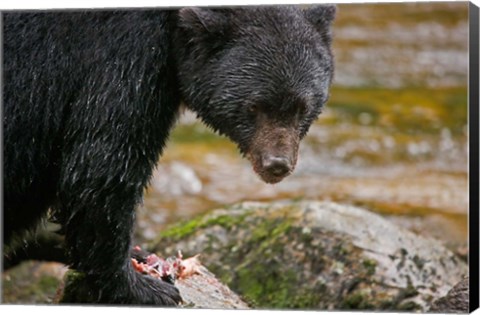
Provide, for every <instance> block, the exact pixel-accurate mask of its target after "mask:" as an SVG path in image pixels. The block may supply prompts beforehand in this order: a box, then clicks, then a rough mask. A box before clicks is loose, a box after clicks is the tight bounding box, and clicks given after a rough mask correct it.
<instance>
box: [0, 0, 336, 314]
mask: <svg viewBox="0 0 480 315" xmlns="http://www.w3.org/2000/svg"><path fill="white" fill-rule="evenodd" d="M2 15H3V60H4V64H3V69H4V70H3V82H4V94H3V132H4V133H3V134H4V139H3V140H4V142H3V144H4V149H3V172H4V177H3V185H4V220H3V223H4V235H3V236H4V243H5V244H8V243H9V242H10V241H11V240H12V239H14V238H15V237H16V236H18V235H22V234H21V232H23V231H26V230H29V229H32V228H33V227H34V226H35V225H36V224H37V223H38V221H39V220H40V219H41V218H42V217H45V215H46V214H47V213H49V214H50V215H53V216H54V217H55V218H56V219H57V220H58V221H59V222H60V223H61V225H62V231H63V232H64V233H65V248H66V254H67V257H68V259H69V264H70V266H71V267H73V268H75V269H77V270H80V271H82V272H83V273H84V274H85V275H86V279H87V280H88V281H87V283H88V286H89V288H88V289H89V290H90V291H89V294H90V300H91V301H94V302H96V303H103V304H105V303H114V304H125V303H128V304H157V305H176V304H177V303H178V302H179V301H180V296H179V294H178V291H177V289H176V288H175V287H174V286H173V285H171V284H169V283H167V282H163V281H158V280H156V279H153V278H151V277H149V276H145V275H141V274H140V273H137V272H135V271H134V269H133V268H132V265H131V262H130V259H129V250H130V247H131V245H132V244H131V234H132V227H133V225H134V220H135V207H136V205H137V204H138V203H139V202H140V201H141V198H142V192H143V189H144V188H145V187H146V185H147V184H148V181H149V178H150V176H151V174H152V169H153V168H154V166H155V164H156V163H157V161H158V159H159V156H160V155H161V153H162V149H163V148H164V146H165V142H166V141H167V138H168V136H169V132H170V130H171V129H172V127H173V125H174V123H175V121H176V118H177V116H178V115H179V106H180V103H181V102H182V101H183V102H184V103H185V104H186V105H187V106H188V107H189V108H190V109H191V110H193V111H194V112H196V114H197V115H198V116H199V117H200V118H201V119H202V120H203V121H204V122H205V123H206V124H207V125H209V126H211V127H212V128H213V129H214V130H216V131H217V132H218V133H220V134H222V135H226V136H228V137H229V138H230V139H231V140H232V141H234V142H235V143H236V144H238V148H239V150H240V152H241V153H242V154H243V155H244V156H246V157H247V158H248V159H249V160H250V161H251V162H252V165H253V168H254V170H255V171H256V172H257V173H258V174H259V176H260V177H261V178H262V179H263V180H264V181H265V182H267V183H276V182H279V181H280V180H282V179H283V178H284V177H285V176H287V175H288V174H290V173H291V172H292V170H293V169H294V166H295V164H296V160H297V151H298V145H299V142H300V140H301V139H302V138H303V137H304V136H305V134H306V133H307V131H308V129H309V126H310V125H311V123H312V122H313V121H314V120H315V119H316V118H317V116H318V115H319V114H320V112H321V109H322V106H323V105H324V103H325V102H326V100H327V98H328V94H329V86H330V83H331V80H332V74H333V57H332V53H331V48H330V45H331V31H330V28H331V23H332V21H333V19H334V15H335V7H334V6H330V5H320V6H314V7H309V8H299V7H295V6H279V7H243V8H240V7H239V8H216V9H207V8H182V9H179V10H165V9H142V10H82V11H68V12H62V11H57V12H55V11H33V12H22V11H11V12H4V13H3V14H2ZM75 302H78V301H75Z"/></svg>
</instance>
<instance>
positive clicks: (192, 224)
mask: <svg viewBox="0 0 480 315" xmlns="http://www.w3.org/2000/svg"><path fill="white" fill-rule="evenodd" d="M248 214H249V212H248V211H247V212H245V213H244V214H242V215H239V216H234V215H228V214H225V215H219V216H216V217H211V218H208V216H199V217H197V218H194V219H191V220H188V221H185V222H181V223H178V224H175V225H173V226H171V227H169V228H168V229H166V230H164V231H162V232H161V233H160V238H169V239H172V240H180V239H184V238H186V237H188V236H190V235H192V234H194V233H195V232H196V231H198V230H200V229H203V228H206V227H209V226H214V225H219V226H222V227H224V228H226V229H227V230H228V229H231V228H232V227H233V226H235V225H239V224H241V222H242V221H243V220H244V219H245V217H247V216H248Z"/></svg>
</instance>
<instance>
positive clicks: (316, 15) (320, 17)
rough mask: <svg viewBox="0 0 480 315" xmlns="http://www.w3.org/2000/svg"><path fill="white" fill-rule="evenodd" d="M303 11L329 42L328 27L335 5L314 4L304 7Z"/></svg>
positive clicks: (335, 8)
mask: <svg viewBox="0 0 480 315" xmlns="http://www.w3.org/2000/svg"><path fill="white" fill-rule="evenodd" d="M304 12H305V18H306V19H307V20H308V21H309V22H310V23H311V24H312V25H313V26H314V27H315V29H316V30H317V31H318V32H319V33H320V35H322V37H323V38H324V39H325V40H326V41H327V42H328V43H330V41H331V31H330V27H331V25H332V22H333V20H334V19H335V14H336V12H337V7H336V6H335V5H334V4H327V5H316V6H314V7H311V8H308V9H306V10H305V11H304Z"/></svg>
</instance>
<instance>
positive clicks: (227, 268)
mask: <svg viewBox="0 0 480 315" xmlns="http://www.w3.org/2000/svg"><path fill="white" fill-rule="evenodd" d="M149 250H150V251H153V252H157V253H159V254H160V255H163V256H169V255H174V254H175V253H176V252H177V250H181V251H182V252H183V253H184V256H190V255H195V254H198V253H201V260H202V263H203V264H204V265H205V266H206V267H207V268H208V269H209V270H211V271H212V272H213V273H214V274H215V275H216V276H217V277H219V278H220V279H221V280H222V281H223V282H224V283H225V284H227V285H228V286H229V287H230V288H231V289H232V290H233V291H235V292H237V293H239V294H240V295H241V296H243V298H244V299H245V300H246V301H247V302H248V303H249V304H250V305H251V306H252V307H254V308H269V309H316V310H319V309H324V310H325V309H328V310H332V309H336V310H338V309H344V310H347V309H349V310H351V309H362V310H402V311H406V310H408V311H424V310H426V309H427V308H428V305H429V303H430V302H431V301H432V299H435V298H437V297H439V296H441V295H442V294H445V293H446V292H447V291H448V290H449V289H450V288H451V287H452V286H453V285H454V284H455V283H456V282H457V281H459V280H460V279H461V278H462V276H463V275H464V274H466V273H467V266H466V265H465V263H464V262H462V261H461V260H459V259H457V258H456V256H455V255H454V254H453V253H451V252H450V251H448V250H447V249H446V248H445V247H444V246H442V245H441V244H440V243H438V242H436V241H434V240H431V239H426V238H423V237H420V236H417V235H415V234H413V233H412V232H410V231H407V230H405V229H402V228H399V227H397V226H396V225H394V224H392V223H391V222H389V221H387V220H385V219H383V218H382V217H381V216H379V215H377V214H374V213H371V212H369V211H367V210H364V209H361V208H357V207H351V206H344V205H339V204H335V203H329V202H308V201H295V202H294V201H292V202H277V203H272V204H268V203H253V202H248V203H241V204H237V205H234V206H231V207H228V208H225V209H218V210H214V211H212V212H210V213H208V214H206V215H203V216H199V217H197V218H195V219H194V220H191V221H187V222H182V223H179V224H176V225H174V226H172V227H171V228H169V229H167V230H165V231H164V232H163V233H162V234H161V235H160V237H159V239H158V240H156V241H155V242H154V243H153V244H152V245H151V246H150V248H149Z"/></svg>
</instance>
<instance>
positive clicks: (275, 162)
mask: <svg viewBox="0 0 480 315" xmlns="http://www.w3.org/2000/svg"><path fill="white" fill-rule="evenodd" d="M262 164H263V168H264V170H265V171H267V172H268V173H270V174H272V175H274V176H284V175H286V174H287V173H288V172H290V169H291V165H290V161H289V160H288V159H287V158H286V157H283V156H271V155H269V156H266V157H264V158H263V161H262Z"/></svg>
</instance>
